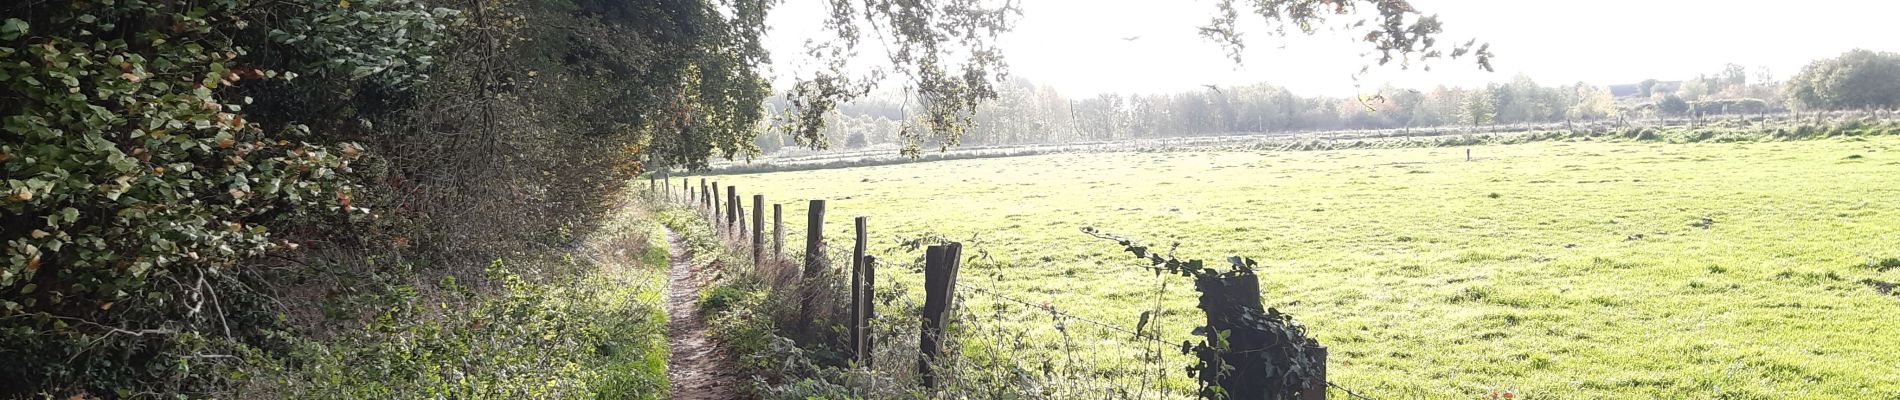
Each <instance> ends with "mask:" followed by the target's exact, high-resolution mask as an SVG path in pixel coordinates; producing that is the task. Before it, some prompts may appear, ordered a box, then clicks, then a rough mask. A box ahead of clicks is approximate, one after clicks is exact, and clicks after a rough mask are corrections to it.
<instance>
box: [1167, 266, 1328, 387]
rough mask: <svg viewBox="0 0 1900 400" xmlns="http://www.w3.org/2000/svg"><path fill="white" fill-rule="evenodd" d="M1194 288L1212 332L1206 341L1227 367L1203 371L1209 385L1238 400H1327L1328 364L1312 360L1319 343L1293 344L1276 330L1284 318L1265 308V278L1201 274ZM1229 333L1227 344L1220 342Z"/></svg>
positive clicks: (1233, 274) (1206, 336)
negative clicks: (1295, 399) (1262, 290)
mask: <svg viewBox="0 0 1900 400" xmlns="http://www.w3.org/2000/svg"><path fill="white" fill-rule="evenodd" d="M1194 287H1195V289H1196V290H1198V291H1200V292H1201V298H1200V308H1201V311H1204V312H1206V313H1207V331H1204V332H1202V334H1203V335H1202V336H1203V337H1205V338H1207V339H1208V343H1210V344H1211V345H1212V347H1213V348H1212V349H1210V350H1213V351H1216V352H1218V353H1219V358H1220V360H1221V364H1222V365H1209V366H1208V368H1207V369H1205V370H1201V371H1199V373H1200V374H1202V375H1201V380H1202V381H1203V382H1207V383H1210V384H1212V385H1211V386H1216V387H1219V388H1221V390H1222V391H1224V392H1225V394H1226V398H1228V399H1233V400H1282V399H1288V396H1289V395H1291V394H1292V393H1295V392H1297V393H1299V399H1302V400H1305V399H1324V398H1325V396H1326V382H1325V379H1326V378H1325V376H1324V375H1323V374H1321V372H1320V371H1323V370H1324V368H1325V364H1324V363H1325V361H1324V359H1323V358H1319V359H1315V358H1314V357H1313V356H1312V352H1313V349H1314V348H1315V347H1316V346H1318V344H1317V343H1312V342H1311V340H1310V339H1306V338H1305V337H1304V335H1299V336H1301V337H1300V338H1297V340H1298V341H1300V342H1301V343H1287V342H1288V341H1289V340H1292V339H1291V338H1290V337H1288V336H1286V335H1285V333H1284V331H1283V330H1282V331H1276V330H1275V329H1272V327H1274V326H1276V325H1271V321H1278V320H1279V319H1280V318H1282V317H1279V316H1280V315H1281V314H1279V312H1278V311H1269V310H1266V309H1265V307H1264V306H1262V305H1261V304H1260V299H1261V296H1260V276H1259V275H1256V274H1254V273H1252V272H1234V273H1225V274H1208V275H1201V276H1197V277H1196V278H1195V279H1194ZM1280 326H1283V325H1280ZM1283 329H1284V328H1283ZM1223 333H1224V334H1225V335H1224V336H1226V338H1225V340H1222V339H1221V338H1220V336H1223ZM1322 351H1323V350H1322ZM1276 353H1284V354H1276ZM1223 370H1224V371H1227V372H1226V373H1225V374H1223V373H1221V371H1223ZM1298 377H1307V378H1308V379H1298ZM1210 378H1212V379H1210ZM1314 385H1317V386H1314ZM1302 388H1304V390H1302ZM1311 396H1319V397H1311Z"/></svg>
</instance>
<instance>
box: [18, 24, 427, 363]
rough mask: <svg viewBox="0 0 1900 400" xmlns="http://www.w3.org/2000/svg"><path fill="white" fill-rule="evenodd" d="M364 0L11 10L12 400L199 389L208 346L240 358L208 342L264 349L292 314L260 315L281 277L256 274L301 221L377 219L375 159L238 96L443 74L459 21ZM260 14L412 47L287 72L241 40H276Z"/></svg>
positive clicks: (338, 39)
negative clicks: (49, 391) (370, 191)
mask: <svg viewBox="0 0 1900 400" xmlns="http://www.w3.org/2000/svg"><path fill="white" fill-rule="evenodd" d="M365 3H368V4H366V5H365V7H363V8H362V9H359V10H353V11H348V12H345V11H342V10H337V8H338V7H337V5H336V4H333V3H331V2H324V1H314V0H302V1H284V2H276V3H273V4H268V5H258V6H257V7H252V6H250V5H248V4H241V2H229V1H226V2H209V3H204V4H198V5H197V6H195V7H191V8H179V7H174V6H173V5H172V4H171V3H170V2H141V1H134V2H109V1H96V2H95V1H77V2H72V4H70V5H68V6H44V7H36V6H35V5H33V4H31V3H30V2H29V3H28V4H10V5H7V6H0V10H4V11H5V12H4V13H0V14H4V15H8V16H18V17H24V18H27V19H20V18H17V17H8V18H5V19H4V21H0V85H3V86H4V87H5V88H6V90H5V92H6V93H9V95H7V97H8V98H7V99H6V100H7V101H5V102H4V103H0V115H4V116H5V117H4V122H3V123H0V125H3V127H4V133H0V161H4V162H5V168H4V175H0V179H4V181H5V186H4V188H0V190H4V195H5V199H4V200H0V208H4V209H5V213H6V215H7V217H5V218H4V219H3V220H0V223H4V225H0V232H4V238H6V243H5V247H6V249H5V255H4V256H3V257H0V291H3V292H4V293H5V297H4V298H0V310H3V311H0V312H3V313H4V315H5V316H6V318H5V319H4V321H5V322H0V328H3V329H0V347H5V348H7V349H9V350H10V351H11V354H10V355H9V357H10V358H11V359H10V360H9V362H7V363H4V365H0V374H4V375H6V376H9V377H12V379H10V380H12V381H14V382H16V383H19V384H21V385H25V386H13V385H11V384H9V385H3V386H0V396H5V395H8V394H19V393H22V392H23V391H26V390H31V389H32V388H66V389H78V390H86V391H93V392H107V393H110V392H115V391H119V390H123V389H127V388H144V387H152V386H158V387H164V388H168V389H169V390H192V388H195V387H199V386H200V385H199V383H200V382H199V378H200V377H201V376H202V373H194V372H193V371H192V370H193V369H194V366H202V365H204V364H214V363H219V362H221V360H225V358H221V357H201V356H199V355H200V353H204V352H222V351H235V350H232V349H230V348H227V347H228V346H222V345H217V343H220V342H225V341H226V340H224V339H218V340H205V339H204V337H205V336H211V335H212V334H213V333H216V337H219V338H230V339H244V340H251V339H261V337H260V336H259V335H263V329H265V328H267V327H269V326H271V325H273V324H276V323H278V322H279V321H278V319H277V318H275V317H274V316H273V315H271V314H269V313H259V312H254V311H256V310H255V309H253V308H251V307H254V306H257V305H260V304H261V303H263V302H266V301H267V300H265V299H260V298H257V297H256V296H257V295H258V294H259V292H258V291H256V290H255V289H254V288H257V287H260V286H264V285H263V281H264V280H266V278H264V277H262V276H260V275H258V273H259V271H256V270H253V269H249V268H244V267H243V266H241V265H240V263H241V262H242V261H245V260H248V259H252V258H255V257H259V256H262V255H264V254H267V253H270V252H274V251H279V250H290V249H295V248H296V247H297V245H296V244H293V243H290V242H288V241H286V240H285V238H284V236H283V235H282V234H280V233H279V232H282V231H284V230H287V229H290V228H292V227H305V229H308V228H310V227H321V226H334V225H338V224H347V223H350V222H351V221H355V220H361V219H363V218H364V217H366V216H368V215H369V213H370V210H369V209H367V208H364V207H361V206H360V204H353V201H352V200H353V197H354V196H356V194H357V193H358V192H359V190H358V186H357V185H354V184H353V183H352V182H351V181H350V179H349V178H348V176H349V175H351V174H352V173H353V172H354V170H353V168H352V162H355V161H357V160H358V159H359V157H360V156H361V155H362V154H363V153H364V151H365V149H364V147H362V146H360V145H357V144H355V143H351V142H349V141H343V140H335V136H327V135H325V134H323V133H321V132H313V129H312V128H310V127H308V126H305V125H301V124H297V123H288V122H283V121H265V120H262V119H256V118H252V117H253V115H252V114H250V113H248V112H247V107H249V106H250V105H251V104H252V102H253V98H252V97H248V96H245V95H243V94H242V93H243V91H242V89H240V88H241V87H253V86H257V87H265V86H270V87H294V86H299V85H303V84H304V82H306V81H304V80H298V79H297V77H298V76H300V75H307V74H313V73H321V70H325V69H351V70H356V71H366V72H367V73H363V74H358V76H359V77H362V76H367V75H369V74H377V75H379V76H383V77H388V78H391V79H419V75H417V71H419V70H422V69H427V68H429V67H430V64H429V63H428V62H427V60H426V58H417V57H414V56H413V54H415V53H418V52H426V51H427V50H428V48H429V46H430V45H431V44H432V43H434V38H437V37H440V36H442V35H444V34H445V33H444V30H445V28H444V27H443V26H442V25H441V24H438V23H436V22H435V20H436V19H438V18H447V17H448V16H449V13H436V12H430V11H428V10H426V9H423V8H422V7H420V6H419V5H418V4H417V3H415V2H413V1H407V0H383V1H369V2H365ZM370 5H374V7H371V6H370ZM300 10H314V11H300ZM251 21H258V22H260V23H259V24H255V25H253V24H252V23H251ZM264 21H270V22H274V23H278V24H283V25H287V26H288V25H298V24H305V25H310V26H318V25H321V26H330V25H333V24H341V25H344V26H347V27H348V28H349V29H347V30H335V29H331V30H322V31H311V32H297V33H294V34H293V33H285V34H282V35H269V36H271V37H272V38H273V40H279V39H283V40H281V41H280V42H279V43H275V44H273V43H269V42H253V43H248V44H250V45H260V46H269V45H277V46H284V47H293V48H294V47H297V46H299V45H301V43H294V42H289V41H287V40H288V39H290V38H302V39H303V40H304V41H307V42H310V43H321V42H324V41H326V40H329V41H335V43H350V44H354V43H356V42H355V41H353V40H355V39H363V38H378V40H381V41H410V42H409V43H411V45H409V47H408V48H394V49H391V48H382V47H374V46H371V47H350V48H349V49H347V50H348V54H350V55H352V56H351V57H337V58H326V59H323V60H321V61H320V62H319V60H309V61H308V62H305V63H301V64H298V65H296V66H291V67H287V68H273V67H270V66H266V65H261V64H258V63H255V62H253V61H252V59H251V58H250V57H248V55H249V54H250V51H251V49H253V48H254V47H252V46H247V43H243V42H240V40H256V39H258V38H263V37H265V36H267V35H265V33H264V31H265V30H266V29H267V26H265V25H264V24H262V23H261V22H264ZM358 22H361V23H358ZM327 55H329V56H341V55H342V54H341V53H335V52H331V53H327ZM293 64H297V63H293ZM392 64H394V65H403V66H406V67H404V68H390V67H389V65H392ZM227 307H228V308H229V309H227ZM209 346H219V347H220V348H219V349H216V350H218V351H213V350H214V349H211V348H209ZM199 368H203V367H199Z"/></svg>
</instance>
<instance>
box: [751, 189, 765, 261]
mask: <svg viewBox="0 0 1900 400" xmlns="http://www.w3.org/2000/svg"><path fill="white" fill-rule="evenodd" d="M763 230H765V195H762V194H755V195H752V267H753V268H758V267H759V266H760V265H764V264H765V235H760V234H759V231H763Z"/></svg>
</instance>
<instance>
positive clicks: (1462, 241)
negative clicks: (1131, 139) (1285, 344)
mask: <svg viewBox="0 0 1900 400" xmlns="http://www.w3.org/2000/svg"><path fill="white" fill-rule="evenodd" d="M1471 149H1472V151H1473V153H1474V155H1475V156H1476V159H1475V160H1474V161H1469V162H1468V161H1466V160H1465V149H1464V148H1425V149H1390V150H1345V151H1312V152H1161V153H1104V154H1073V155H1045V156H1031V157H1014V158H999V159H982V160H965V161H945V162H933V163H919V164H907V165H894V166H883V167H870V168H848V169H835V170H821V171H803V172H783V173H770V174H755V175H727V176H715V177H712V179H715V180H718V181H719V182H720V183H721V184H734V185H738V186H739V188H740V191H741V192H742V193H744V194H752V193H764V194H766V195H767V198H768V200H772V201H777V202H785V207H786V208H785V213H786V218H785V219H786V220H787V222H788V231H790V232H797V231H798V230H799V229H802V228H796V226H797V225H799V224H797V223H793V222H794V221H797V222H802V221H803V218H804V203H803V202H802V201H800V200H804V199H814V198H822V199H830V201H831V202H830V204H829V209H830V216H831V218H830V220H831V221H833V222H832V224H831V225H830V226H829V227H828V229H829V231H830V233H829V234H828V235H829V236H830V237H833V238H848V237H849V234H848V233H847V231H846V229H848V227H849V218H848V217H850V216H853V215H866V216H870V221H871V227H872V231H873V233H874V234H873V236H874V237H876V238H879V241H878V243H877V244H876V245H875V246H874V247H873V250H872V253H873V254H879V255H889V256H899V255H901V254H900V253H901V252H900V251H898V250H896V249H894V248H892V247H893V246H892V245H893V244H894V241H892V240H889V239H888V238H891V237H894V236H916V235H919V234H922V233H926V232H935V233H941V234H944V235H946V236H950V237H956V238H968V237H971V236H973V235H974V236H976V237H978V238H980V239H979V240H977V241H976V242H978V244H977V245H978V246H980V250H982V251H985V252H987V253H989V254H990V256H991V257H992V258H993V259H994V260H995V265H993V266H985V267H979V268H976V269H974V271H976V272H971V271H972V270H971V269H966V270H965V272H964V275H965V278H964V280H965V281H964V283H962V284H963V285H966V286H969V285H975V286H981V287H994V288H996V289H998V290H1001V291H1003V292H1006V293H1012V294H1015V295H1018V297H1019V298H1024V299H1029V300H1032V301H1047V302H1049V303H1050V304H1054V305H1056V306H1057V307H1060V308H1062V309H1063V310H1064V311H1067V312H1073V313H1077V314H1082V315H1087V316H1091V317H1095V318H1100V319H1103V320H1108V321H1114V322H1117V323H1121V324H1126V325H1129V326H1132V325H1135V324H1136V322H1135V320H1136V318H1137V316H1138V315H1139V314H1140V313H1141V310H1144V309H1147V308H1149V307H1151V306H1152V305H1151V303H1152V302H1153V298H1154V293H1155V288H1156V282H1158V280H1157V278H1156V277H1154V276H1153V275H1151V274H1149V273H1146V272H1142V271H1140V270H1138V269H1137V268H1136V267H1135V265H1134V264H1133V263H1131V260H1130V259H1129V258H1128V257H1127V255H1126V254H1125V253H1121V252H1120V251H1119V248H1118V247H1116V246H1114V243H1110V242H1105V241H1101V240H1098V239H1093V238H1090V237H1088V236H1086V235H1084V234H1082V233H1080V232H1079V231H1078V228H1080V227H1084V226H1093V227H1097V228H1100V229H1102V230H1105V231H1109V232H1114V233H1119V234H1123V235H1127V236H1130V237H1133V238H1137V239H1140V240H1144V241H1147V242H1151V243H1155V244H1161V245H1165V244H1166V243H1168V242H1172V241H1179V242H1181V249H1180V254H1181V255H1183V256H1188V257H1194V258H1204V259H1219V258H1222V257H1225V256H1227V255H1234V254H1238V255H1244V256H1249V257H1253V258H1255V259H1257V260H1259V261H1260V262H1261V264H1262V265H1264V266H1266V267H1267V269H1266V271H1265V274H1264V276H1263V278H1262V280H1263V282H1262V283H1263V286H1264V287H1265V290H1266V296H1267V299H1266V301H1267V304H1268V305H1269V306H1273V307H1278V308H1279V309H1281V310H1284V311H1287V312H1289V313H1292V314H1293V315H1295V316H1296V317H1297V318H1299V319H1300V320H1301V321H1303V322H1304V323H1305V324H1307V326H1308V327H1309V328H1310V329H1311V331H1312V333H1313V334H1314V335H1315V336H1316V337H1317V338H1318V339H1319V340H1320V341H1321V342H1323V343H1325V344H1327V345H1328V346H1329V347H1331V349H1332V360H1331V363H1330V365H1331V366H1330V372H1329V374H1330V376H1331V378H1332V380H1333V381H1334V382H1337V383H1339V384H1341V385H1343V386H1345V387H1349V388H1352V389H1354V390H1356V391H1359V392H1361V393H1364V394H1368V395H1374V396H1375V397H1377V398H1389V397H1402V398H1412V397H1424V398H1454V397H1456V398H1475V397H1477V396H1479V395H1481V394H1483V393H1485V392H1486V391H1487V390H1490V389H1493V388H1515V389H1516V391H1517V392H1518V393H1520V394H1522V395H1524V396H1525V397H1528V398H1567V399H1569V398H1775V399H1782V398H1811V399H1833V398H1864V399H1895V398H1900V297H1896V296H1895V295H1894V294H1889V293H1882V289H1878V287H1879V286H1882V285H1881V283H1882V282H1900V259H1896V257H1900V138H1893V137H1880V138H1848V139H1820V140H1808V141H1795V142H1762V143H1727V144H1717V143H1700V144H1659V143H1598V142H1589V141H1565V142H1544V143H1532V144H1522V145H1500V146H1480V147H1474V148H1471ZM788 236H790V237H791V238H793V239H795V238H796V235H795V234H793V235H788ZM788 240H792V239H788ZM793 243H797V242H796V241H794V242H793ZM848 246H849V242H848V239H847V240H843V241H837V240H836V239H834V242H833V244H832V247H833V248H840V247H848ZM787 247H795V246H791V245H788V246H787ZM966 252H968V250H966ZM886 271H890V273H891V274H893V275H894V277H893V279H897V280H900V281H904V280H913V281H914V280H915V279H916V278H915V277H914V276H910V275H911V273H910V272H908V271H903V270H901V269H896V268H892V269H887V270H886ZM1170 288H1171V289H1170V292H1169V293H1168V294H1167V296H1166V299H1165V307H1166V308H1167V310H1168V313H1167V314H1165V317H1164V318H1163V319H1162V320H1160V321H1159V322H1158V324H1160V326H1161V327H1162V328H1163V331H1164V332H1166V334H1167V335H1168V336H1167V337H1168V338H1170V339H1173V340H1174V341H1176V342H1178V341H1179V340H1181V339H1185V338H1187V337H1188V334H1187V332H1186V331H1187V328H1188V327H1190V326H1192V325H1195V322H1196V320H1197V319H1198V318H1199V315H1198V312H1197V311H1195V310H1194V309H1193V308H1192V307H1193V296H1194V294H1193V292H1192V291H1191V290H1190V289H1189V285H1187V282H1186V281H1183V280H1176V281H1174V283H1173V284H1172V286H1170ZM1895 294H1900V293H1895ZM976 301H978V300H972V302H973V303H974V302H976ZM966 306H967V307H966V308H967V309H981V306H982V305H981V304H966ZM1024 329H1030V328H1029V327H1025V328H1024ZM1170 362H1179V363H1185V362H1186V360H1185V359H1183V358H1180V357H1178V356H1176V357H1175V358H1172V359H1171V360H1170ZM1172 371H1175V372H1170V374H1171V375H1180V374H1179V373H1178V371H1179V370H1178V369H1174V370H1172ZM1174 379H1175V380H1174V383H1173V384H1175V385H1180V384H1183V383H1182V382H1184V381H1185V378H1184V377H1179V376H1177V377H1175V378H1174Z"/></svg>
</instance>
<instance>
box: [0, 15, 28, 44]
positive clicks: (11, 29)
mask: <svg viewBox="0 0 1900 400" xmlns="http://www.w3.org/2000/svg"><path fill="white" fill-rule="evenodd" d="M26 29H27V24H26V21H21V20H20V19H19V18H7V20H6V22H4V23H0V40H13V39H18V38H20V35H24V34H26Z"/></svg>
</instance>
